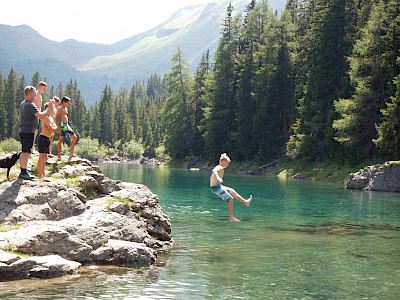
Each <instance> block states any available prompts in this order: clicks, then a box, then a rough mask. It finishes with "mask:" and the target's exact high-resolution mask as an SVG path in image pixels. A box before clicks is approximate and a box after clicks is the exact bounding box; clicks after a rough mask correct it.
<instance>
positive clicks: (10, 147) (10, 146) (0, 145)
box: [0, 138, 21, 152]
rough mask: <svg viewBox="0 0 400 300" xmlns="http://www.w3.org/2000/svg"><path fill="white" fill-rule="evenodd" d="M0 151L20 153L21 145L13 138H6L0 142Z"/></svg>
mask: <svg viewBox="0 0 400 300" xmlns="http://www.w3.org/2000/svg"><path fill="white" fill-rule="evenodd" d="M0 149H2V150H3V151H4V152H13V151H15V152H19V151H21V143H20V142H19V141H17V140H16V139H13V138H8V139H6V140H4V141H1V142H0Z"/></svg>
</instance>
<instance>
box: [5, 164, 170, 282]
mask: <svg viewBox="0 0 400 300" xmlns="http://www.w3.org/2000/svg"><path fill="white" fill-rule="evenodd" d="M57 166H60V167H61V170H60V174H64V175H63V176H66V177H68V176H79V179H78V182H79V183H78V186H77V187H74V186H72V187H71V186H67V181H62V182H59V181H57V182H53V181H51V182H44V181H38V180H33V181H21V180H19V181H18V180H17V181H14V182H5V183H3V184H1V185H0V222H1V223H0V224H2V226H3V228H5V229H6V230H4V231H0V275H3V274H11V276H17V277H19V278H21V277H22V278H25V277H26V278H28V277H40V278H46V277H53V276H60V275H63V274H71V272H77V270H78V268H79V266H80V264H81V263H93V262H95V263H102V264H104V263H112V264H121V265H124V264H127V265H138V266H139V265H144V266H148V265H151V264H153V263H154V262H155V261H156V255H157V253H158V252H161V251H165V250H167V249H169V248H171V247H172V236H171V223H170V220H169V218H168V216H167V215H166V214H164V212H163V210H162V208H161V206H160V205H159V202H158V197H157V195H156V194H154V193H152V192H151V191H150V190H149V189H148V188H147V187H146V186H144V185H141V184H135V183H125V182H121V181H118V180H111V179H108V178H106V177H104V175H103V174H102V172H101V170H100V169H98V168H97V167H95V166H91V165H90V162H88V161H86V160H79V159H76V158H73V159H71V161H69V162H64V161H62V162H57ZM88 187H90V188H91V189H92V192H93V191H94V193H93V194H90V198H88V197H87V196H86V195H85V194H84V192H85V190H86V189H87V188H88ZM79 188H80V189H81V190H78V189H79ZM1 249H3V250H6V251H18V252H22V253H25V254H28V255H32V256H31V257H29V258H25V257H21V256H19V255H15V254H10V253H7V252H4V251H1ZM38 257H39V258H38ZM61 260H67V261H72V262H73V263H72V265H71V263H70V262H68V263H64V262H61ZM57 266H58V267H57Z"/></svg>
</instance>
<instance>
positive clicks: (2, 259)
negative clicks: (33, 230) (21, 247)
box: [0, 250, 21, 265]
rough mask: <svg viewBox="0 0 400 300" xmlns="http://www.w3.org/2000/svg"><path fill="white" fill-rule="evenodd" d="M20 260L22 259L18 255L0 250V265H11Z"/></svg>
mask: <svg viewBox="0 0 400 300" xmlns="http://www.w3.org/2000/svg"><path fill="white" fill-rule="evenodd" d="M19 259H21V257H20V256H19V255H17V254H12V253H7V252H4V251H1V250H0V263H3V264H6V265H10V264H12V263H14V262H16V261H17V260H19Z"/></svg>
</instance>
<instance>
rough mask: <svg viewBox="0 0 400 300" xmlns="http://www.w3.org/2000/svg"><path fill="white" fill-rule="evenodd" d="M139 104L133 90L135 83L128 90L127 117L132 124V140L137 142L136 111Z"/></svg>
mask: <svg viewBox="0 0 400 300" xmlns="http://www.w3.org/2000/svg"><path fill="white" fill-rule="evenodd" d="M138 106H139V104H138V100H137V97H136V92H135V85H133V86H132V88H131V90H130V92H129V107H128V112H129V115H130V116H129V119H130V122H131V124H132V130H133V135H134V140H135V141H136V142H139V140H140V139H139V137H140V134H139V124H138V119H139V116H138V113H139V107H138Z"/></svg>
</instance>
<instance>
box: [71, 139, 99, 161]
mask: <svg viewBox="0 0 400 300" xmlns="http://www.w3.org/2000/svg"><path fill="white" fill-rule="evenodd" d="M99 150H100V149H99V141H98V140H95V139H92V138H82V139H80V140H79V145H76V147H75V153H76V154H77V155H78V156H82V157H85V158H88V159H94V158H98V157H99V155H101V153H99V152H100V151H99Z"/></svg>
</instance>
